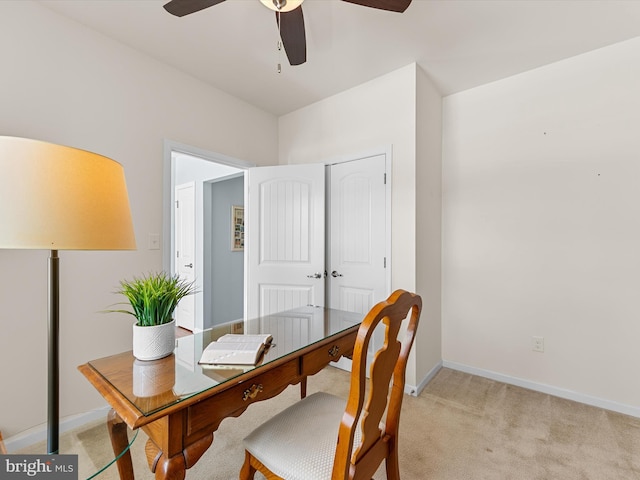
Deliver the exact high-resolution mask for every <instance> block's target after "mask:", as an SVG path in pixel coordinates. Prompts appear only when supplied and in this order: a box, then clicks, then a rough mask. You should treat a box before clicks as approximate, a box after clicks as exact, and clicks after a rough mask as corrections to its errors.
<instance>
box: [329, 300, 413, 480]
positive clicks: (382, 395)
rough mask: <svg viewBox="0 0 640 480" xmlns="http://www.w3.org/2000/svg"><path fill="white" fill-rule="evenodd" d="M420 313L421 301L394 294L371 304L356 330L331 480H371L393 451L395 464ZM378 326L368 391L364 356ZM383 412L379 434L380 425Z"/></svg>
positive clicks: (365, 358)
mask: <svg viewBox="0 0 640 480" xmlns="http://www.w3.org/2000/svg"><path fill="white" fill-rule="evenodd" d="M421 310H422V299H421V298H420V296H418V295H415V294H412V293H409V292H406V291H404V290H396V291H395V292H393V293H392V294H391V296H390V297H389V298H388V299H387V300H385V301H383V302H380V303H378V304H377V305H375V306H374V307H373V308H372V309H371V310H370V311H369V313H368V314H367V316H366V317H365V319H364V320H363V322H362V324H361V325H360V329H359V330H358V337H357V339H356V344H355V347H354V351H353V364H352V370H351V387H350V391H349V399H348V401H347V406H346V409H345V412H344V415H343V417H342V421H341V423H340V430H339V433H338V444H337V447H336V456H335V460H334V465H333V474H332V478H334V479H355V478H367V479H370V478H371V477H372V476H373V474H374V473H375V471H376V470H377V468H378V467H379V465H380V464H381V462H382V460H385V459H387V462H388V461H389V455H390V453H391V451H392V450H395V457H394V458H395V460H396V461H397V441H396V438H397V434H398V424H399V420H400V407H401V406H402V397H403V394H404V384H405V370H406V367H407V358H408V356H409V351H410V350H411V346H412V345H413V340H414V338H415V333H416V329H417V327H418V320H419V318H420V311H421ZM409 313H411V316H410V318H409V322H408V325H407V328H406V333H405V336H404V339H402V337H400V339H399V338H398V334H399V332H400V327H401V325H402V323H403V321H404V320H405V319H406V318H407V316H408V315H409ZM380 322H382V323H383V325H384V329H385V335H384V344H383V345H382V347H380V348H379V349H378V351H377V352H376V353H375V355H374V358H373V361H372V362H371V368H370V386H369V388H368V389H366V377H367V352H368V349H369V343H370V340H371V338H372V336H373V331H374V330H375V328H376V326H378V324H380ZM401 339H402V341H401ZM391 382H392V384H391ZM390 384H391V386H390ZM365 400H366V404H365ZM385 411H386V418H385V422H384V431H383V430H381V429H380V423H381V421H382V419H383V416H384V415H385ZM358 428H361V434H362V437H361V442H360V445H359V446H356V448H355V449H354V439H355V436H356V431H357V429H358ZM396 468H397V465H396ZM388 469H389V465H388V463H387V471H388Z"/></svg>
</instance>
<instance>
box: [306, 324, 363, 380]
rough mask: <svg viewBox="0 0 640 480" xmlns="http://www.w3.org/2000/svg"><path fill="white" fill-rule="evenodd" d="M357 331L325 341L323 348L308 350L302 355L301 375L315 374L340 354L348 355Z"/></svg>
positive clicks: (351, 351) (351, 350)
mask: <svg viewBox="0 0 640 480" xmlns="http://www.w3.org/2000/svg"><path fill="white" fill-rule="evenodd" d="M357 335H358V332H357V331H354V332H352V333H350V334H348V335H345V336H344V337H341V338H338V339H336V340H334V341H333V342H331V343H327V344H326V345H325V346H324V347H323V348H319V349H317V350H314V351H313V352H309V353H307V354H305V355H304V356H303V357H302V376H303V377H304V376H307V375H315V374H316V373H318V372H319V371H320V370H322V369H323V368H324V367H326V366H327V365H328V364H329V362H335V361H337V360H338V359H339V358H340V357H342V356H348V357H350V356H351V355H352V354H353V346H354V344H355V342H356V336H357Z"/></svg>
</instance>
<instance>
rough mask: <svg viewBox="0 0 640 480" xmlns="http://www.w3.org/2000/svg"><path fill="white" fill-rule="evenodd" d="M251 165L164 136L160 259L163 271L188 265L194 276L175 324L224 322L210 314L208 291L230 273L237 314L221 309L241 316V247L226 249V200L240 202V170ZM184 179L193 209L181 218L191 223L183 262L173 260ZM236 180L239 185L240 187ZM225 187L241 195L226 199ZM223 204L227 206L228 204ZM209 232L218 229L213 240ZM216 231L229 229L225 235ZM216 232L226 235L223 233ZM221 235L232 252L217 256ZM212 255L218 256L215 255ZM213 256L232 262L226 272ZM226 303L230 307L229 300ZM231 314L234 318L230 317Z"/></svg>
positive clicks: (202, 326)
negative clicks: (185, 309) (184, 311)
mask: <svg viewBox="0 0 640 480" xmlns="http://www.w3.org/2000/svg"><path fill="white" fill-rule="evenodd" d="M251 166H253V164H250V163H248V162H244V161H241V160H237V159H234V158H230V157H225V156H224V155H220V154H215V153H212V152H208V151H205V150H202V149H198V148H195V147H191V146H188V145H182V144H179V143H176V142H171V141H165V153H164V186H163V262H162V263H163V269H164V271H166V272H170V273H172V274H175V273H178V274H180V275H181V276H182V272H181V271H180V269H182V270H185V268H188V273H191V274H192V276H193V277H192V278H193V279H194V280H195V283H196V286H197V290H198V292H197V293H196V294H195V295H192V296H191V298H190V299H189V300H190V301H189V302H187V303H192V306H191V311H192V313H191V314H190V315H191V317H185V319H184V320H180V321H179V322H178V325H179V326H182V327H184V328H186V329H188V330H191V331H195V332H197V331H202V330H204V329H207V328H210V327H212V326H213V325H214V321H215V322H219V323H220V322H223V321H224V320H223V319H222V317H221V316H220V315H217V316H215V317H214V316H213V315H212V314H211V312H212V311H213V309H214V306H213V305H214V301H219V300H216V299H215V298H214V295H213V292H214V290H215V291H219V288H214V285H218V286H220V285H225V282H226V281H227V280H228V278H229V276H231V277H233V278H234V285H236V288H235V289H234V292H235V295H236V299H237V298H239V302H240V307H239V308H240V315H238V316H237V317H236V316H235V315H236V313H234V312H233V310H230V309H227V310H226V311H224V312H222V313H223V314H224V315H227V316H228V319H227V320H226V321H231V320H236V319H237V318H242V303H243V301H244V298H243V289H244V287H243V284H244V279H243V275H244V267H243V264H242V262H243V252H241V251H233V252H232V249H231V240H230V239H231V233H230V228H231V218H230V216H231V208H230V206H229V205H231V204H233V205H237V206H242V205H243V204H244V193H243V187H242V179H243V177H244V172H245V170H246V169H247V168H249V167H251ZM234 182H235V183H236V187H235V188H227V187H228V186H230V185H231V184H233V183H234ZM187 183H193V185H194V188H193V197H194V202H193V203H194V208H193V213H190V214H189V215H190V219H191V221H187V222H184V221H182V222H181V224H183V225H187V226H189V225H192V226H191V227H190V228H191V229H192V235H193V239H194V242H193V254H192V255H191V258H189V261H188V262H181V261H180V262H179V261H178V260H182V259H179V258H178V254H179V253H180V252H179V251H178V250H179V249H178V244H177V241H176V226H177V221H178V220H179V219H180V215H179V214H178V212H177V208H178V204H177V203H176V201H177V200H178V199H177V197H176V187H177V186H178V185H182V184H187ZM238 183H239V184H240V187H239V189H238V187H237V184H238ZM225 185H226V187H225ZM230 190H235V191H236V192H237V191H239V192H240V194H239V196H238V195H235V196H233V197H231V199H230V200H229V202H227V201H226V200H225V195H227V194H229V195H230V193H229V192H230ZM227 206H229V208H228V209H227ZM214 232H216V233H217V234H219V237H218V238H217V239H215V238H214V236H215V235H214ZM221 232H228V237H227V235H226V234H223V233H221ZM220 235H225V238H222V237H220ZM226 238H228V239H229V241H228V242H226V245H225V248H226V249H227V252H228V253H229V254H232V253H233V254H234V255H233V257H232V258H231V259H229V258H227V259H226V260H222V257H223V256H224V253H223V252H222V250H221V248H222V247H221V245H222V244H223V243H224V242H225V240H226ZM221 242H222V243H221ZM214 256H216V257H217V258H215V259H214ZM229 260H230V261H229ZM238 260H240V262H238ZM216 261H218V262H220V261H224V262H226V266H227V267H229V268H231V266H233V268H235V270H234V271H230V270H229V269H228V268H226V267H225V268H220V266H219V265H218V266H216ZM238 263H239V266H238ZM184 265H190V267H184ZM238 283H239V285H240V286H239V287H238V286H237V284H238ZM236 303H237V301H236ZM181 304H182V302H181ZM226 305H227V306H229V304H228V303H227V304H226ZM185 306H188V305H185ZM216 311H217V309H216ZM232 316H233V318H231V317H232Z"/></svg>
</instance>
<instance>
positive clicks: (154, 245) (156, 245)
mask: <svg viewBox="0 0 640 480" xmlns="http://www.w3.org/2000/svg"><path fill="white" fill-rule="evenodd" d="M149 250H160V234H159V233H150V234H149Z"/></svg>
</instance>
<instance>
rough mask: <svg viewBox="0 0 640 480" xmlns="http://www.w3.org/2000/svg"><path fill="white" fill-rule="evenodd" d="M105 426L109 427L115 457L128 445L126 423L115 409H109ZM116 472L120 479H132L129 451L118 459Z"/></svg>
mask: <svg viewBox="0 0 640 480" xmlns="http://www.w3.org/2000/svg"><path fill="white" fill-rule="evenodd" d="M107 427H108V429H109V437H110V438H111V447H112V448H113V453H114V455H115V456H116V457H117V456H118V455H120V453H122V451H123V450H124V449H125V448H127V445H129V438H128V437H127V424H126V423H124V422H123V421H122V419H121V418H120V416H119V415H118V414H117V413H116V411H115V410H113V409H111V411H110V412H109V415H108V417H107ZM117 464H118V473H119V474H120V480H134V477H133V463H131V452H130V451H129V450H127V452H126V453H125V454H124V455H122V457H120V458H119V459H118V462H117Z"/></svg>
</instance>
